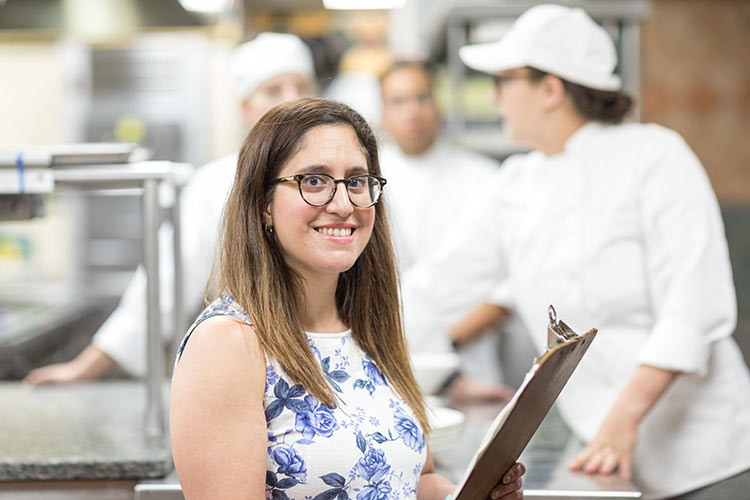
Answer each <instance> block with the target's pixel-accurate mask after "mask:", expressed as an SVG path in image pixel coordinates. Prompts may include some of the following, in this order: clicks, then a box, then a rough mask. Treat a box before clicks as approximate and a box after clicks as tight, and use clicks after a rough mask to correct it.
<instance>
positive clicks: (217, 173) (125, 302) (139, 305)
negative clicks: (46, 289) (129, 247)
mask: <svg viewBox="0 0 750 500" xmlns="http://www.w3.org/2000/svg"><path fill="white" fill-rule="evenodd" d="M236 167H237V154H232V155H230V156H227V157H224V158H221V159H219V160H216V161H213V162H210V163H207V164H206V165H204V166H203V167H201V168H200V169H199V170H198V171H197V172H196V173H195V175H194V176H193V178H192V179H191V180H190V182H189V183H188V185H187V186H185V188H184V190H183V192H182V197H181V204H180V209H181V216H182V238H181V239H182V247H181V251H182V262H183V285H184V287H183V290H182V293H183V301H184V308H183V309H184V311H185V312H186V313H187V314H190V313H193V312H195V311H197V310H199V309H200V307H201V306H202V304H203V302H202V301H203V294H204V290H205V286H206V282H207V281H208V277H209V274H210V272H211V265H212V263H213V258H214V255H215V248H216V242H217V238H218V228H219V224H220V219H221V213H222V210H223V208H224V203H225V202H226V199H227V196H228V194H229V191H230V189H231V187H232V182H233V181H234V173H235V170H236ZM172 243H173V238H172V226H171V224H166V223H165V224H163V225H162V227H161V228H160V230H159V275H160V280H159V287H160V288H159V291H160V293H159V300H160V304H161V309H162V317H161V329H162V334H163V336H164V338H165V340H167V341H169V340H170V339H172V338H173V334H174V329H175V326H174V317H173V311H174V256H173V252H172ZM146 310H147V307H146V273H145V270H144V269H143V266H139V267H138V269H137V270H136V272H135V273H134V275H133V278H132V279H131V281H130V283H129V284H128V287H127V289H126V290H125V293H124V294H123V296H122V299H121V300H120V303H119V304H118V306H117V309H115V311H114V312H113V313H112V314H111V315H110V316H109V317H108V318H107V320H106V321H105V322H104V324H103V325H102V326H101V327H100V328H99V330H98V331H97V332H96V334H95V335H94V337H93V339H92V343H93V344H94V345H95V346H96V347H98V348H99V349H101V350H102V351H103V352H105V353H106V354H108V355H109V356H110V357H111V358H112V359H114V360H115V361H116V362H117V364H118V365H120V367H122V368H123V369H124V370H125V371H127V372H128V373H130V374H131V375H134V376H144V375H145V374H146V366H147V363H146V345H147V342H146V339H147V335H146V330H147V328H146ZM180 335H181V334H180Z"/></svg>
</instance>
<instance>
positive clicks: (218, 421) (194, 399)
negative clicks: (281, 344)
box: [169, 317, 268, 500]
mask: <svg viewBox="0 0 750 500" xmlns="http://www.w3.org/2000/svg"><path fill="white" fill-rule="evenodd" d="M265 377H266V366H265V357H264V355H263V351H262V349H261V347H260V344H259V343H258V340H257V338H256V336H255V334H254V331H253V329H252V327H250V326H248V325H245V324H242V323H239V322H237V321H234V320H232V319H229V318H219V317H217V318H210V319H208V320H206V321H204V322H203V323H201V324H200V325H199V326H198V327H197V328H196V329H195V331H194V332H193V334H192V335H191V337H190V341H189V342H188V343H187V344H186V346H185V349H184V351H183V352H182V357H181V358H180V362H179V364H178V365H177V369H176V370H175V373H174V377H173V379H172V387H171V390H170V411H169V413H170V436H171V443H172V456H173V458H174V464H175V469H176V470H177V476H178V477H179V479H180V484H181V486H182V491H183V494H184V495H185V498H186V499H187V500H193V499H203V498H206V499H223V498H233V499H235V498H237V499H239V498H243V499H261V498H265V478H266V459H267V455H266V450H267V447H268V437H267V431H266V421H265V414H264V410H263V393H264V389H265Z"/></svg>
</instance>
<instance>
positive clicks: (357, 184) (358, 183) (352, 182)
mask: <svg viewBox="0 0 750 500" xmlns="http://www.w3.org/2000/svg"><path fill="white" fill-rule="evenodd" d="M364 185H365V180H364V179H362V178H355V179H349V187H350V188H353V189H361V188H362V187H363V186H364Z"/></svg>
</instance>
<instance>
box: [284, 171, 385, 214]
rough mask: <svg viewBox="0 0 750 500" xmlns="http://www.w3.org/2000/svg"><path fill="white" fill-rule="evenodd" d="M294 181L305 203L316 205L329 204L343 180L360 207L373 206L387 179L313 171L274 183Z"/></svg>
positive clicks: (355, 204)
mask: <svg viewBox="0 0 750 500" xmlns="http://www.w3.org/2000/svg"><path fill="white" fill-rule="evenodd" d="M290 181H294V182H296V183H297V186H298V187H299V194H300V196H302V199H303V200H305V203H307V204H308V205H312V206H314V207H322V206H323V205H327V204H328V203H329V202H330V201H331V200H332V199H333V197H334V195H335V194H336V187H337V185H338V183H340V182H343V183H344V185H345V186H346V193H347V195H349V201H351V202H352V205H354V206H355V207H359V208H368V207H371V206H373V205H374V204H376V203H377V202H378V200H379V199H380V195H381V194H382V193H383V186H385V184H386V182H387V181H386V180H385V179H384V178H383V177H378V176H376V175H370V174H363V175H353V176H351V177H349V178H347V179H334V178H333V177H331V176H330V175H328V174H321V173H317V172H311V173H308V174H296V175H290V176H288V177H279V178H278V179H274V180H273V181H272V182H273V184H278V183H280V182H290Z"/></svg>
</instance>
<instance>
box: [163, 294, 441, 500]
mask: <svg viewBox="0 0 750 500" xmlns="http://www.w3.org/2000/svg"><path fill="white" fill-rule="evenodd" d="M218 315H228V316H233V317H235V318H237V319H239V320H241V321H243V322H245V323H248V324H251V322H250V318H249V317H248V315H247V313H245V311H244V310H243V309H242V308H240V307H239V305H238V304H237V303H236V302H235V301H234V300H233V299H232V297H230V296H229V295H223V296H222V297H220V298H219V299H217V300H216V301H215V302H214V303H213V304H211V305H210V306H208V307H207V308H206V309H205V310H204V311H203V313H202V314H201V315H200V316H199V317H198V319H197V320H196V321H195V323H193V325H192V326H191V327H190V329H189V330H188V333H187V335H186V336H185V338H184V339H183V341H182V344H181V345H180V348H179V350H178V353H177V360H176V361H175V366H176V364H177V361H179V358H180V354H181V353H182V350H183V348H184V347H185V344H186V342H187V340H188V338H189V337H190V334H191V333H192V332H193V330H194V329H195V327H196V326H198V324H200V323H201V322H202V321H203V320H205V319H207V318H210V317H212V316H218ZM307 339H308V340H307V341H308V343H309V344H310V348H311V349H312V351H313V353H314V354H315V357H316V358H317V360H318V362H319V363H320V366H321V368H322V369H323V372H324V373H325V374H326V376H327V377H328V382H329V383H330V384H331V387H333V390H334V392H335V393H336V395H337V396H338V404H337V406H336V407H335V408H329V407H327V406H325V405H324V404H322V403H321V402H319V401H318V400H317V399H316V398H315V397H314V396H312V395H310V394H308V392H307V390H305V388H304V387H303V386H302V385H299V384H294V383H293V382H292V381H291V380H290V379H289V377H288V376H287V374H286V373H285V372H284V370H283V369H282V368H281V366H280V365H279V364H278V362H277V361H276V360H275V359H272V358H271V357H269V356H268V355H266V389H265V396H264V401H263V405H264V408H265V414H266V426H267V429H268V458H267V468H266V499H268V500H347V499H350V500H355V499H356V500H397V499H414V498H416V495H417V483H418V481H419V477H420V476H421V474H422V468H423V466H424V463H425V460H426V456H427V450H426V446H425V435H424V433H423V431H422V428H421V426H420V425H419V421H418V420H417V419H416V417H415V415H414V413H413V412H412V411H411V409H410V408H409V406H408V405H407V404H406V402H405V401H404V400H403V399H402V398H401V397H400V396H399V395H398V393H397V392H396V391H394V390H393V389H392V388H391V386H390V385H389V384H388V381H387V380H386V378H385V377H384V376H383V375H382V374H381V373H380V371H379V370H378V368H377V366H375V363H374V362H373V361H372V360H371V359H370V358H369V357H368V356H367V355H365V354H364V353H363V352H362V350H361V349H360V348H359V347H358V346H357V344H356V343H355V342H354V340H353V338H352V333H351V330H348V331H346V332H343V333H307Z"/></svg>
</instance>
